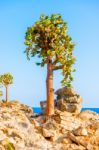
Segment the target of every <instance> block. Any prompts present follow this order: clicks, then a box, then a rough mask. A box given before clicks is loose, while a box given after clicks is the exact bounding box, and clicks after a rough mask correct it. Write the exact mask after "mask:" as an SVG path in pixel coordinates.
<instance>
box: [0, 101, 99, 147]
mask: <svg viewBox="0 0 99 150" xmlns="http://www.w3.org/2000/svg"><path fill="white" fill-rule="evenodd" d="M0 150H99V114H96V113H94V112H91V111H84V112H81V113H79V114H78V115H74V114H72V113H70V112H66V111H64V112H62V111H60V110H57V109H56V110H55V115H53V116H52V117H50V118H46V117H45V116H44V115H35V114H34V113H33V112H32V109H31V108H30V107H28V106H26V105H23V104H20V103H19V102H17V101H16V102H15V101H13V102H8V103H7V104H6V103H4V102H0Z"/></svg>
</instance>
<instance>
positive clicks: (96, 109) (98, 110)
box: [33, 107, 99, 114]
mask: <svg viewBox="0 0 99 150" xmlns="http://www.w3.org/2000/svg"><path fill="white" fill-rule="evenodd" d="M84 110H91V111H94V112H96V113H98V114H99V108H82V111H84ZM33 111H34V112H35V113H41V112H42V109H41V108H40V107H33Z"/></svg>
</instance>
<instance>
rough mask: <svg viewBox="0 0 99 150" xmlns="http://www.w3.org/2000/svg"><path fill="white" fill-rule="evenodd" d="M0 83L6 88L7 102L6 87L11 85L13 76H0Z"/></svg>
mask: <svg viewBox="0 0 99 150" xmlns="http://www.w3.org/2000/svg"><path fill="white" fill-rule="evenodd" d="M0 83H1V84H2V85H4V86H5V88H6V102H7V101H8V87H9V85H10V84H12V83H13V76H12V75H11V74H10V73H5V74H3V75H0Z"/></svg>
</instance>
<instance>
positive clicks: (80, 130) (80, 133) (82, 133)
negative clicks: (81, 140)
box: [73, 127, 88, 136]
mask: <svg viewBox="0 0 99 150" xmlns="http://www.w3.org/2000/svg"><path fill="white" fill-rule="evenodd" d="M73 133H74V135H76V136H87V135H88V133H87V130H86V129H85V128H83V127H79V128H77V129H75V130H74V131H73Z"/></svg>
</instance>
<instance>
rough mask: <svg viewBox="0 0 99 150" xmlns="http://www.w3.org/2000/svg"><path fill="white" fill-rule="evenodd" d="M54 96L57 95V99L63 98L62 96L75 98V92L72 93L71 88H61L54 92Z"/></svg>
mask: <svg viewBox="0 0 99 150" xmlns="http://www.w3.org/2000/svg"><path fill="white" fill-rule="evenodd" d="M55 94H56V95H58V96H59V97H61V96H63V95H68V96H75V95H76V92H75V91H74V89H73V88H71V87H63V88H61V89H58V90H57V91H56V92H55Z"/></svg>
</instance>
